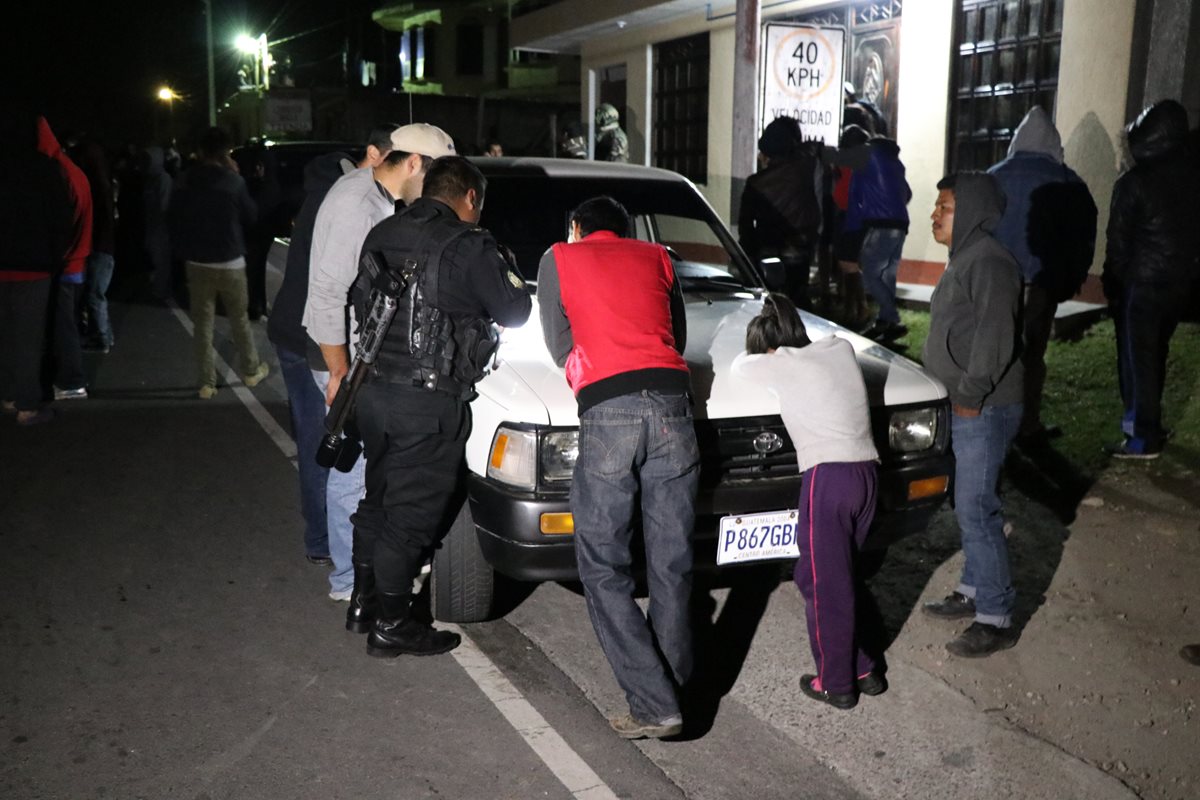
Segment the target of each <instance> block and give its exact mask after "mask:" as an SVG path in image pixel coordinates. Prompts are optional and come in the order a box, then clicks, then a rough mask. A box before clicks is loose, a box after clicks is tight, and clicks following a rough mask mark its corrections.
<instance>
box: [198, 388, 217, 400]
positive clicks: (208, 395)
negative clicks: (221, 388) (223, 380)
mask: <svg viewBox="0 0 1200 800" xmlns="http://www.w3.org/2000/svg"><path fill="white" fill-rule="evenodd" d="M216 396H217V387H215V386H201V387H200V399H201V400H212V399H213V398H214V397H216Z"/></svg>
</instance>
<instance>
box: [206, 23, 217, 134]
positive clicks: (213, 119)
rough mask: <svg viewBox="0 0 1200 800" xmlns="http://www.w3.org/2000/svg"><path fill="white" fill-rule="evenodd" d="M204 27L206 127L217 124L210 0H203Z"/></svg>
mask: <svg viewBox="0 0 1200 800" xmlns="http://www.w3.org/2000/svg"><path fill="white" fill-rule="evenodd" d="M204 28H205V34H206V35H207V39H208V127H210V128H211V127H214V126H215V125H216V124H217V87H216V79H215V78H214V77H213V40H212V0H204Z"/></svg>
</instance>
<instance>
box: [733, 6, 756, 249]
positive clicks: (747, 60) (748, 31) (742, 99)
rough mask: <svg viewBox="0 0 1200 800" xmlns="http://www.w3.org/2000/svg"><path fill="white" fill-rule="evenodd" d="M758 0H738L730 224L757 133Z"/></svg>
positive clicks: (752, 160)
mask: <svg viewBox="0 0 1200 800" xmlns="http://www.w3.org/2000/svg"><path fill="white" fill-rule="evenodd" d="M761 16H762V9H761V7H760V0H737V18H736V27H735V36H736V39H735V44H734V53H733V152H732V154H731V158H730V159H729V176H730V178H731V180H730V184H731V185H730V197H729V219H730V223H731V225H732V224H733V222H734V221H736V220H737V218H738V211H739V209H740V208H741V204H742V192H743V191H744V190H745V188H746V178H748V177H750V175H752V174H753V173H754V168H755V166H757V165H756V162H755V155H756V152H757V149H758V148H757V144H756V140H757V136H758V49H759V43H758V39H759V33H760V30H761V27H762V26H761V24H760V20H761Z"/></svg>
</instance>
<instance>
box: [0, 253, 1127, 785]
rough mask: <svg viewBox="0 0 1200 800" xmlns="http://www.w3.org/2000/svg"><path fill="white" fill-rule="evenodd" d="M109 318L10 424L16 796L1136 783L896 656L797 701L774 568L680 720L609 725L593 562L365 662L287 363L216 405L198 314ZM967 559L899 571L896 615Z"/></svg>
mask: <svg viewBox="0 0 1200 800" xmlns="http://www.w3.org/2000/svg"><path fill="white" fill-rule="evenodd" d="M277 280H278V276H277V275H274V274H273V275H272V276H271V282H272V283H275V282H277ZM273 291H274V289H273V287H271V288H270V289H269V292H270V294H273ZM114 319H115V322H116V332H117V337H118V341H117V346H116V348H114V350H113V351H112V353H110V354H108V355H106V356H94V355H93V356H88V369H89V373H90V375H91V391H92V397H91V399H88V400H86V401H74V402H70V403H59V404H58V406H59V412H60V415H59V418H58V419H57V420H56V421H55V422H53V423H52V424H49V425H45V426H40V427H38V428H35V429H19V428H17V427H16V426H15V425H14V424H13V423H12V420H11V418H5V419H0V552H2V553H3V556H4V558H3V565H4V569H3V575H4V580H3V581H0V798H5V800H24V799H25V798H71V799H72V800H74V799H75V798H122V799H124V798H149V799H152V800H157V798H167V797H170V798H175V797H179V798H196V800H201V799H203V800H217V798H289V799H290V798H297V799H302V798H313V799H314V800H328V798H341V797H344V798H356V799H357V798H388V799H389V800H390V799H393V798H399V799H401V800H407V799H408V798H466V799H468V800H471V799H473V798H481V799H482V798H541V797H546V798H581V800H600V799H601V798H611V797H621V798H637V799H638V800H642V799H643V798H649V799H656V798H683V797H687V798H693V800H740V798H755V800H772V799H773V798H780V799H782V798H812V799H813V800H824V799H825V798H828V799H829V800H857V799H858V798H868V797H870V798H920V799H921V800H926V799H927V798H928V799H931V800H932V799H934V798H942V797H945V798H954V799H955V800H959V798H972V797H981V798H984V797H986V798H988V800H996V798H1001V797H1020V798H1040V797H1045V798H1067V797H1087V798H1109V797H1112V798H1126V797H1130V796H1131V795H1130V793H1129V792H1128V791H1127V790H1126V789H1125V787H1123V786H1121V785H1120V784H1119V783H1117V782H1115V781H1113V780H1112V779H1110V778H1109V777H1108V776H1106V775H1104V774H1103V773H1102V772H1100V771H1099V770H1097V769H1095V768H1094V767H1092V766H1090V765H1088V764H1086V763H1084V762H1082V761H1080V760H1078V759H1076V758H1074V757H1073V756H1071V755H1069V754H1068V753H1066V752H1064V751H1063V750H1061V749H1059V748H1058V747H1057V746H1055V745H1053V744H1051V743H1048V742H1045V741H1043V740H1041V739H1039V738H1037V737H1035V736H1030V735H1029V734H1027V733H1024V732H1023V731H1020V730H1016V729H1014V728H1013V727H1012V726H1010V725H1007V724H1006V723H1005V722H1004V721H1003V720H1002V719H997V717H996V715H994V714H991V713H989V709H983V708H979V707H977V706H976V705H975V704H974V703H973V702H972V701H971V700H970V699H969V698H967V697H965V696H964V695H963V694H961V693H960V692H958V691H957V690H955V689H954V688H953V687H951V686H948V685H947V684H946V683H944V682H943V681H942V680H940V679H939V678H937V677H936V676H934V675H932V674H930V673H929V672H927V671H923V670H921V669H919V668H917V667H916V666H913V665H912V664H910V663H905V662H904V661H903V660H900V659H893V661H892V663H891V664H890V671H889V678H890V680H891V684H892V689H891V690H890V691H889V692H888V693H887V694H885V695H884V696H882V697H879V698H864V700H863V702H862V703H860V705H859V707H858V708H857V709H855V710H854V711H852V712H848V713H846V712H839V711H835V710H832V709H829V708H828V707H825V706H821V705H819V704H814V703H812V702H811V701H808V700H806V699H804V698H803V697H802V696H801V695H800V693H799V691H798V689H797V686H796V684H797V678H798V676H799V674H800V673H801V672H803V671H807V670H810V669H811V657H810V656H809V655H808V653H807V644H806V640H805V635H804V622H803V613H802V605H801V602H800V599H799V597H798V596H797V593H796V591H795V589H794V588H793V587H792V586H790V585H789V584H787V583H782V584H781V583H780V582H779V580H778V571H777V570H773V569H771V568H765V569H763V568H742V569H740V570H739V571H738V572H736V573H735V574H734V575H733V577H732V580H729V581H727V582H726V585H725V586H722V587H720V588H709V589H707V594H708V596H709V598H710V603H709V608H708V609H706V612H707V613H705V614H703V615H701V618H700V619H699V630H698V664H699V665H700V669H701V670H702V677H703V681H704V685H705V686H706V687H707V688H708V692H707V702H706V703H704V704H702V705H701V707H699V708H698V709H697V710H696V713H695V714H694V715H693V716H692V717H690V719H689V728H690V729H691V731H692V733H691V734H690V735H689V736H688V737H686V739H685V740H684V741H676V742H657V741H650V742H638V743H631V742H626V741H623V740H620V739H618V738H617V737H616V736H615V735H614V734H612V732H611V731H610V730H609V729H608V726H607V722H606V720H605V717H606V716H607V715H610V714H616V713H620V712H622V711H624V705H623V700H622V697H621V693H620V691H619V690H618V688H617V686H616V684H615V681H614V680H613V677H612V674H611V672H610V671H609V669H608V667H607V664H606V663H605V661H604V659H603V656H602V655H601V653H600V651H599V648H598V646H597V645H596V642H595V639H594V636H593V635H592V632H591V629H590V626H589V624H588V621H587V615H586V612H585V609H584V606H583V601H582V598H581V597H580V596H579V594H578V592H577V591H576V590H575V589H573V588H572V587H570V586H560V585H557V584H545V585H542V586H540V587H537V588H536V589H534V590H532V591H531V592H529V593H528V596H526V597H525V598H524V600H523V602H521V603H520V604H519V605H518V606H517V607H516V608H515V609H514V610H513V611H512V612H511V613H509V614H508V615H507V616H506V617H505V619H503V620H500V621H496V622H490V623H485V624H479V625H468V626H462V630H463V633H464V635H465V637H466V642H465V644H464V646H463V647H461V648H459V649H458V650H456V651H455V652H454V653H451V654H448V655H443V656H436V657H430V658H411V657H402V658H400V659H397V660H395V661H381V660H378V659H372V658H368V657H367V656H366V655H365V652H364V642H363V639H362V638H361V637H358V636H354V635H352V634H349V633H347V632H346V631H345V630H344V628H343V626H342V620H343V615H344V610H345V605H344V604H336V603H334V602H332V601H330V600H329V599H328V598H327V596H326V594H325V593H326V591H327V589H328V584H327V581H326V577H325V574H324V570H323V569H322V568H318V567H314V566H312V565H309V564H308V563H307V562H306V561H305V560H304V558H303V555H304V550H303V542H302V529H301V519H300V515H299V511H298V499H297V482H296V477H295V470H294V464H293V458H294V456H293V457H289V454H288V445H287V440H286V436H284V435H283V434H282V431H286V429H287V421H286V400H285V393H284V390H283V385H282V380H281V378H280V376H279V374H278V371H277V370H275V371H273V372H272V375H271V376H270V378H268V380H266V381H265V382H264V383H262V384H260V385H259V386H258V387H256V388H255V389H253V390H247V389H245V388H244V387H239V388H238V389H237V390H236V391H234V390H233V389H231V388H230V387H228V386H223V387H222V388H221V390H220V393H219V395H218V397H217V398H216V399H215V400H210V401H201V400H199V399H197V397H196V393H195V388H196V387H195V382H194V378H193V375H192V373H193V360H192V359H193V357H192V343H191V338H190V335H189V332H188V330H187V325H186V315H183V314H181V313H179V312H177V311H173V310H171V309H168V308H166V307H163V306H161V305H157V304H152V303H148V302H136V301H130V302H124V303H119V304H116V305H115V306H114ZM254 328H255V335H256V337H257V338H258V340H259V346H260V352H262V353H263V354H268V353H270V352H271V350H270V348H269V345H268V344H267V342H266V336H265V326H263V325H255V326H254ZM226 334H227V329H226V327H225V323H224V320H222V319H218V336H217V343H218V350H219V352H220V353H221V354H222V355H223V356H224V357H225V359H226V360H227V361H228V360H229V358H230V357H231V355H232V347H231V345H230V342H229V340H228V336H227V335H226ZM1014 502H1016V503H1018V504H1023V505H1022V507H1023V508H1026V509H1029V510H1028V512H1022V513H1024V514H1025V516H1027V517H1028V518H1029V519H1030V523H1029V524H1039V523H1038V521H1037V520H1038V519H1040V518H1041V517H1044V516H1046V515H1045V514H1043V513H1042V512H1038V511H1036V509H1035V508H1034V506H1033V504H1031V503H1029V502H1028V501H1026V500H1024V499H1015V500H1014ZM938 524H939V525H949V524H952V522H950V521H949V520H948V519H942V520H941V521H940V522H939V523H938ZM1048 524H1049V523H1048ZM948 569H953V565H950V566H949V567H947V566H945V565H944V566H943V568H942V571H941V572H940V573H938V574H937V575H933V574H932V571H933V570H932V567H931V568H930V569H929V570H927V571H925V572H923V573H922V574H920V575H918V576H916V577H915V578H913V579H912V580H909V581H907V582H906V583H905V586H906V587H907V588H905V589H904V591H906V592H907V593H908V594H906V595H905V596H904V597H903V598H902V602H901V603H899V605H900V606H901V607H899V608H898V609H897V608H893V609H891V613H892V614H893V618H894V619H895V623H894V627H896V628H897V629H899V628H900V627H901V626H904V625H905V622H904V619H905V617H906V615H907V614H908V613H909V612H910V611H911V609H912V607H913V605H914V603H915V602H916V600H917V599H918V595H919V594H920V593H921V592H923V591H924V592H926V593H940V592H941V591H942V590H943V589H944V587H943V586H942V585H941V584H940V583H939V582H944V581H946V580H948V579H949V578H948V576H947V574H944V573H946V572H947V570H948ZM926 582H928V583H929V584H930V585H929V587H926V586H925V583H926ZM934 583H937V585H933V584H934ZM880 599H881V602H882V603H883V604H884V605H885V611H886V610H888V609H887V607H888V606H889V604H891V605H892V606H896V605H897V603H898V601H899V600H900V598H897V597H882V598H880ZM901 635H904V634H903V632H901Z"/></svg>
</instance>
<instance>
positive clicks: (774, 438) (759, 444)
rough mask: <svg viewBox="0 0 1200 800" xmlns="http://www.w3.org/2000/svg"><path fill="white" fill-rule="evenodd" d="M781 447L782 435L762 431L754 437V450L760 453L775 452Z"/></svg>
mask: <svg viewBox="0 0 1200 800" xmlns="http://www.w3.org/2000/svg"><path fill="white" fill-rule="evenodd" d="M782 449H783V437H782V436H780V435H779V434H778V433H772V432H771V431H763V432H762V433H760V434H759V435H758V436H755V437H754V452H756V453H759V454H761V455H764V456H765V455H767V454H768V453H777V452H779V451H780V450H782Z"/></svg>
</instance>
